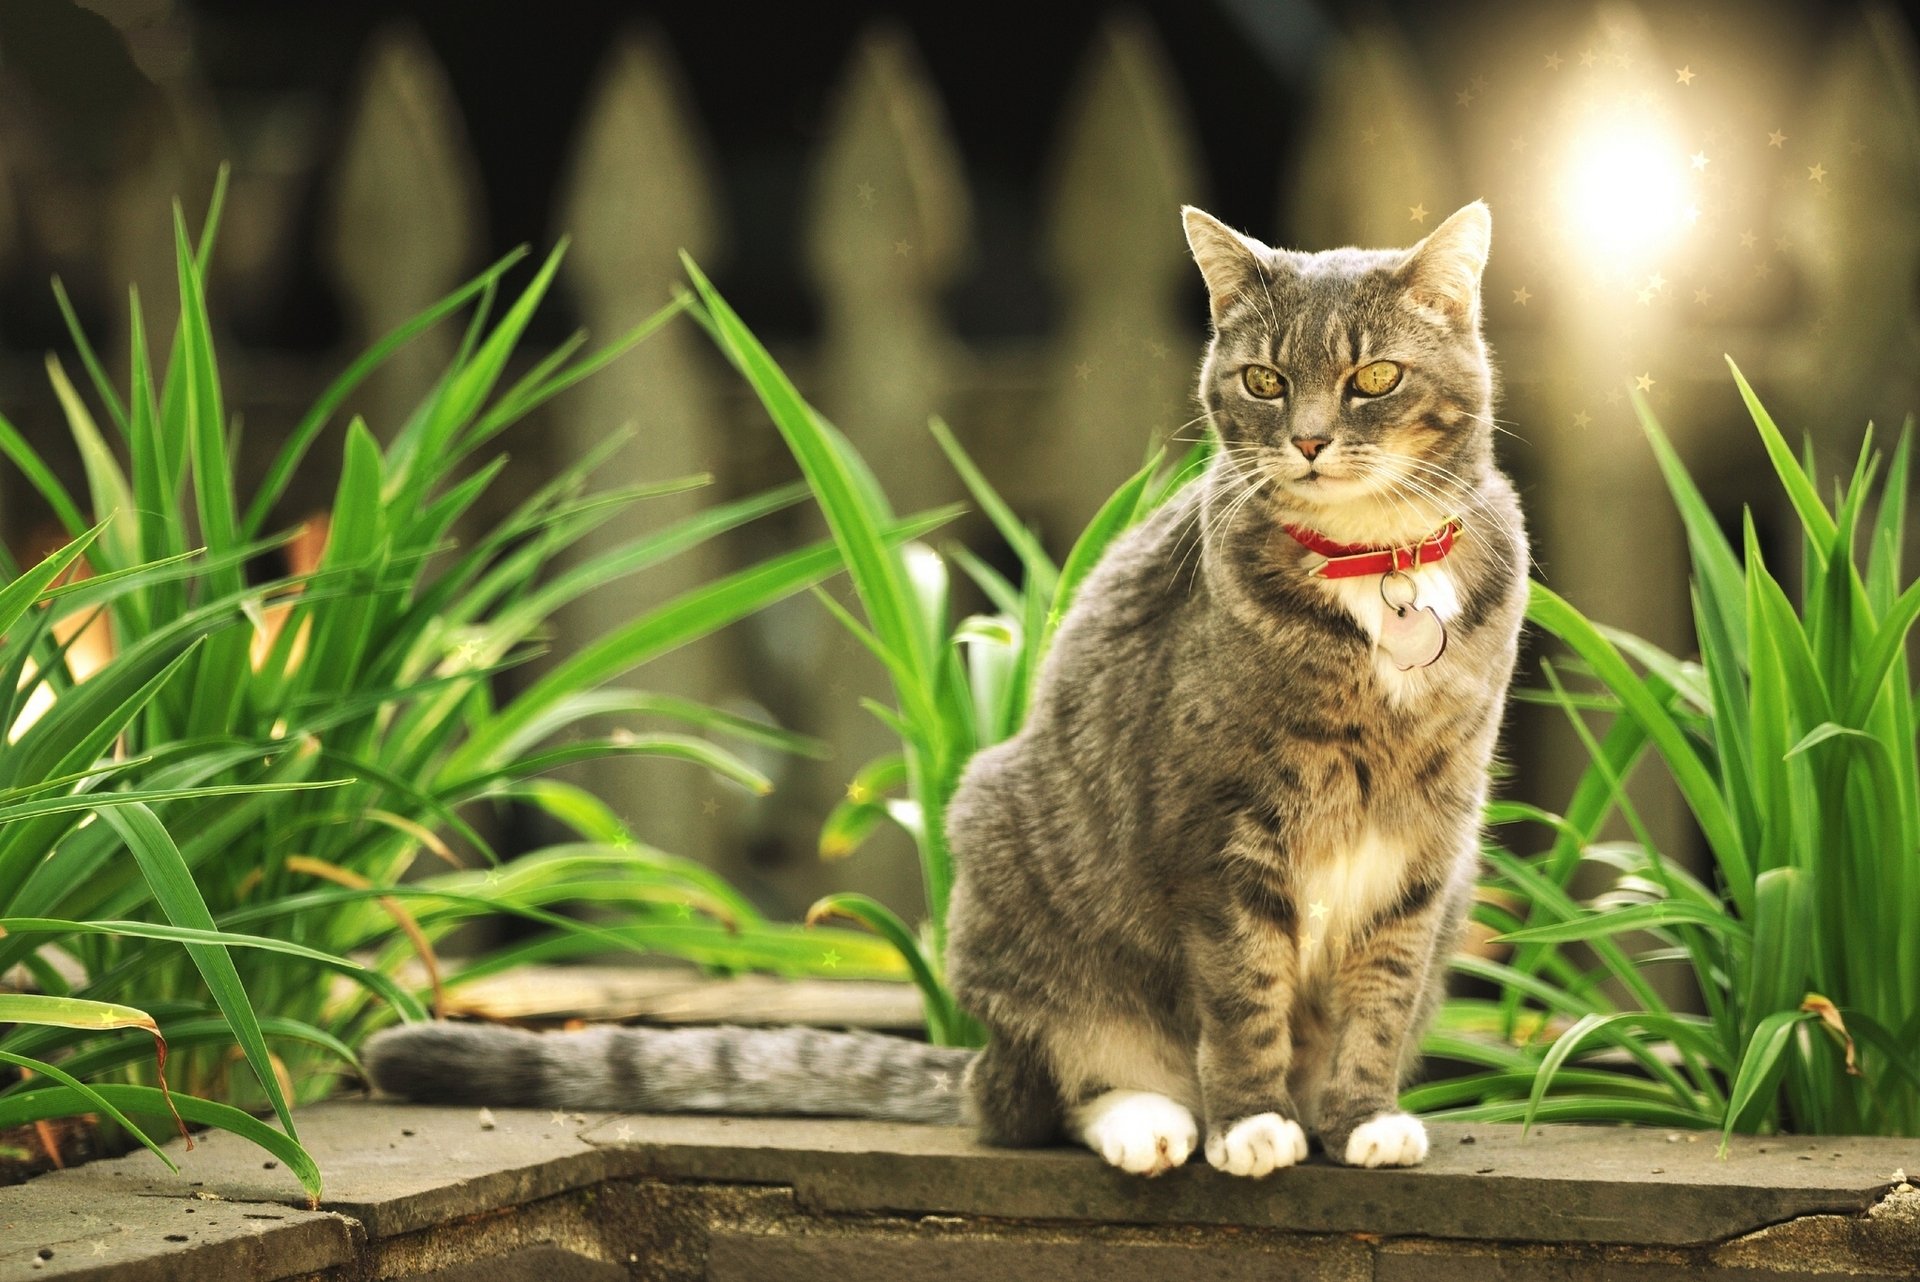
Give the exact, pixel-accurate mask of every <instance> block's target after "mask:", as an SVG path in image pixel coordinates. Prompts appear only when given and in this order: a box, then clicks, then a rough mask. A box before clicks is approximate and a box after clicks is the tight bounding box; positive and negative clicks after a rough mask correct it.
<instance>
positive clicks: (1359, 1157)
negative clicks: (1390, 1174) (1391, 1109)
mask: <svg viewBox="0 0 1920 1282" xmlns="http://www.w3.org/2000/svg"><path fill="white" fill-rule="evenodd" d="M1426 1157H1427V1128H1426V1127H1424V1126H1422V1125H1421V1124H1420V1119H1419V1118H1417V1117H1412V1116H1409V1115H1408V1114H1406V1113H1382V1114H1381V1115H1380V1116H1378V1117H1376V1118H1374V1119H1373V1120H1372V1121H1370V1122H1362V1123H1361V1124H1360V1125H1358V1126H1356V1127H1354V1128H1353V1134H1351V1135H1349V1136H1348V1137H1347V1147H1346V1152H1345V1154H1344V1155H1343V1157H1342V1160H1343V1161H1345V1162H1346V1164H1347V1165H1348V1166H1418V1165H1419V1164H1420V1163H1421V1162H1423V1161H1425V1160H1426Z"/></svg>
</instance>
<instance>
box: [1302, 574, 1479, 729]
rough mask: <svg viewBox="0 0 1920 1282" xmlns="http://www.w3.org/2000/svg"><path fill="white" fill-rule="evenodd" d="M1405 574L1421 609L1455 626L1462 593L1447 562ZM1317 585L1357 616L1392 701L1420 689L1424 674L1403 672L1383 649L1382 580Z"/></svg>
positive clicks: (1323, 581) (1364, 576)
mask: <svg viewBox="0 0 1920 1282" xmlns="http://www.w3.org/2000/svg"><path fill="white" fill-rule="evenodd" d="M1404 573H1405V575H1406V577H1407V578H1409V579H1411V580H1412V581H1413V585H1414V589H1415V591H1416V592H1417V593H1418V595H1417V596H1415V598H1414V605H1415V606H1416V607H1417V608H1420V609H1431V610H1432V611H1433V612H1434V613H1435V614H1437V615H1439V616H1440V622H1441V623H1443V624H1445V623H1451V622H1452V621H1453V617H1454V616H1455V615H1457V614H1458V613H1460V593H1459V590H1458V589H1457V588H1456V587H1455V586H1454V582H1453V575H1451V574H1449V573H1448V572H1447V567H1446V563H1445V562H1444V561H1436V562H1433V563H1432V564H1428V565H1421V566H1415V567H1414V568H1413V569H1411V570H1407V571H1404ZM1317 582H1318V583H1319V584H1320V587H1321V590H1322V591H1324V592H1326V593H1327V594H1328V595H1329V596H1331V597H1332V598H1333V599H1334V601H1335V602H1337V603H1338V604H1339V605H1340V606H1341V608H1343V609H1345V610H1346V612H1347V613H1348V614H1350V615H1352V616H1353V621H1354V622H1355V623H1358V624H1359V625H1360V628H1361V630H1362V631H1363V632H1365V633H1366V634H1367V639H1368V640H1369V641H1371V642H1372V643H1373V645H1374V651H1373V670H1374V672H1375V673H1376V674H1377V675H1378V676H1379V678H1380V684H1381V685H1382V686H1383V687H1384V688H1385V689H1386V691H1387V695H1388V697H1389V698H1392V699H1396V700H1397V699H1401V698H1404V697H1405V696H1406V695H1408V694H1409V693H1411V692H1412V691H1414V690H1415V689H1418V688H1419V686H1420V683H1421V682H1422V681H1423V680H1424V679H1425V676H1424V670H1423V669H1420V668H1415V669H1413V670H1412V671H1410V672H1403V671H1401V670H1400V669H1399V668H1398V667H1396V666H1395V665H1394V663H1393V661H1392V660H1391V659H1389V658H1387V656H1386V655H1385V654H1384V653H1382V652H1381V650H1380V648H1379V643H1380V626H1381V623H1382V622H1383V621H1384V620H1385V618H1386V613H1387V602H1386V598H1385V597H1383V596H1381V595H1380V576H1379V575H1377V574H1362V575H1358V576H1356V577H1354V578H1351V579H1320V580H1317Z"/></svg>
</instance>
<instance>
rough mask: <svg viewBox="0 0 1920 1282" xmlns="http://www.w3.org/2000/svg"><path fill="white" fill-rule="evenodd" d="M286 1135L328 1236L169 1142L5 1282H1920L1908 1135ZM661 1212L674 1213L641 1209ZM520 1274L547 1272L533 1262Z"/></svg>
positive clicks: (70, 1205) (500, 1118) (275, 1192)
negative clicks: (441, 1279)
mask: <svg viewBox="0 0 1920 1282" xmlns="http://www.w3.org/2000/svg"><path fill="white" fill-rule="evenodd" d="M299 1123H300V1130H301V1136H302V1138H303V1140H304V1141H305V1142H306V1144H307V1145H308V1147H309V1148H310V1150H311V1151H312V1152H313V1153H314V1155H315V1157H316V1158H317V1159H318V1161H319V1162H320V1165H321V1169H322V1171H323V1172H324V1174H325V1177H326V1180H327V1192H326V1196H325V1199H324V1201H323V1205H322V1209H321V1210H320V1211H318V1212H316V1211H312V1210H309V1209H307V1208H306V1206H305V1197H304V1194H303V1193H302V1192H301V1190H300V1189H299V1186H298V1185H297V1183H296V1182H295V1181H294V1180H293V1179H292V1178H291V1176H290V1175H289V1174H288V1172H287V1171H285V1170H284V1169H282V1168H280V1167H279V1166H277V1165H276V1164H275V1163H273V1162H272V1161H271V1160H268V1159H267V1158H266V1155H265V1154H263V1153H262V1152H261V1151H260V1150H258V1149H256V1148H254V1147H253V1146H252V1145H250V1144H247V1143H245V1142H243V1141H240V1140H238V1139H235V1138H234V1137H233V1136H231V1135H226V1134H218V1133H216V1134H210V1135H206V1136H203V1137H202V1138H201V1141H200V1144H199V1146H198V1147H197V1148H196V1150H195V1151H194V1152H192V1153H184V1152H180V1151H179V1149H178V1147H177V1146H176V1147H175V1149H174V1150H173V1151H174V1152H175V1154H176V1157H177V1159H178V1160H179V1161H180V1163H181V1166H182V1173H181V1174H180V1175H179V1176H173V1175H170V1174H168V1173H167V1172H166V1171H165V1170H164V1169H163V1168H161V1167H160V1166H159V1164H158V1163H156V1162H155V1161H154V1159H153V1158H152V1157H151V1156H150V1155H148V1154H145V1153H135V1154H132V1155H130V1156H128V1157H125V1158H120V1159H115V1160H111V1161H104V1162H97V1163H92V1164H89V1165H87V1166H84V1167H81V1168H79V1169H77V1170H73V1171H67V1172H61V1173H58V1174H55V1175H51V1176H47V1177H43V1178H41V1179H39V1180H35V1181H32V1182H31V1183H29V1184H26V1185H22V1186H19V1187H17V1188H9V1189H4V1190H0V1282H23V1280H25V1279H33V1278H45V1277H61V1278H79V1279H94V1278H103V1279H104V1278H107V1277H109V1276H110V1277H112V1278H113V1279H115V1282H144V1280H145V1279H159V1278H193V1279H196V1280H198V1279H208V1280H209V1282H227V1280H228V1279H233V1280H235V1282H237V1280H238V1279H242V1278H245V1279H260V1280H262V1282H266V1280H268V1279H281V1278H313V1277H320V1276H326V1277H336V1276H337V1277H342V1278H345V1277H352V1278H356V1279H360V1278H374V1277H385V1276H390V1275H391V1276H413V1275H417V1274H419V1273H421V1272H428V1271H431V1269H433V1268H439V1267H446V1266H462V1267H464V1266H466V1265H468V1264H471V1263H473V1262H475V1261H479V1262H482V1263H485V1262H487V1261H495V1260H504V1259H505V1258H506V1257H507V1256H509V1255H511V1254H512V1253H513V1252H516V1251H522V1250H525V1249H526V1248H529V1247H539V1246H554V1247H563V1248H564V1250H565V1252H567V1253H570V1254H571V1257H574V1258H577V1260H578V1263H579V1264H580V1265H581V1266H582V1267H586V1266H588V1265H590V1264H593V1263H594V1262H595V1261H604V1260H607V1259H613V1260H618V1259H620V1258H622V1256H623V1254H624V1258H626V1259H627V1260H629V1261H635V1262H637V1261H639V1260H640V1259H641V1258H642V1255H641V1254H638V1253H642V1252H653V1253H655V1254H657V1253H659V1252H661V1251H666V1252H668V1253H669V1254H674V1258H675V1259H679V1258H680V1256H681V1255H685V1254H686V1253H687V1251H693V1252H696V1255H694V1256H692V1257H689V1259H688V1260H687V1261H686V1263H687V1264H688V1266H689V1268H691V1269H693V1270H695V1271H694V1272H687V1270H685V1269H683V1270H681V1272H682V1273H686V1275H687V1276H689V1277H691V1276H702V1275H705V1272H706V1270H707V1269H708V1268H709V1266H711V1269H712V1276H716V1277H718V1276H736V1277H747V1276H768V1277H772V1276H779V1277H819V1278H823V1279H824V1278H828V1277H830V1276H831V1277H833V1278H834V1279H835V1282H840V1280H841V1279H844V1278H850V1277H862V1276H876V1275H877V1276H891V1277H899V1278H907V1277H915V1276H921V1275H926V1276H933V1275H934V1274H935V1273H938V1274H939V1275H940V1276H942V1277H953V1278H960V1279H965V1278H971V1277H979V1278H988V1277H998V1276H1021V1275H1027V1276H1040V1275H1045V1276H1058V1277H1063V1278H1075V1277H1086V1278H1093V1277H1096V1276H1097V1277H1099V1278H1100V1279H1101V1282H1121V1279H1124V1278H1129V1277H1133V1276H1141V1277H1145V1276H1146V1275H1147V1271H1148V1270H1152V1271H1153V1272H1154V1274H1155V1276H1156V1277H1158V1276H1160V1275H1163V1274H1165V1273H1166V1272H1168V1271H1170V1270H1175V1269H1178V1268H1180V1265H1181V1262H1183V1261H1184V1262H1186V1263H1187V1264H1188V1265H1189V1266H1191V1265H1192V1264H1195V1263H1198V1264H1199V1265H1200V1268H1199V1270H1198V1272H1199V1273H1200V1275H1202V1276H1221V1277H1236V1276H1240V1275H1242V1274H1246V1275H1247V1276H1255V1275H1257V1276H1263V1277H1299V1278H1302V1279H1307V1278H1316V1279H1317V1278H1321V1277H1328V1278H1342V1279H1345V1278H1348V1277H1353V1278H1365V1277H1370V1276H1376V1275H1377V1276H1378V1277H1380V1278H1383V1279H1384V1278H1405V1279H1409V1280H1410V1282H1411V1280H1412V1279H1419V1278H1432V1279H1435V1282H1444V1279H1446V1278H1450V1277H1460V1278H1463V1279H1464V1278H1467V1277H1476V1278H1478V1277H1487V1278H1513V1279H1520V1278H1533V1277H1541V1278H1552V1279H1560V1278H1564V1279H1567V1280H1568V1282H1573V1280H1575V1279H1589V1278H1607V1277H1617V1278H1619V1279H1621V1280H1622V1282H1629V1280H1630V1282H1667V1280H1668V1279H1670V1278H1671V1279H1675V1280H1676V1282H1677V1279H1679V1278H1682V1277H1686V1276H1690V1275H1703V1274H1701V1271H1702V1270H1706V1271H1708V1272H1710V1273H1711V1275H1712V1276H1725V1277H1728V1278H1742V1279H1752V1280H1753V1282H1759V1280H1760V1279H1768V1280H1770V1282H1785V1279H1788V1278H1792V1277H1795V1276H1800V1275H1801V1274H1800V1273H1796V1272H1795V1270H1797V1269H1800V1268H1801V1267H1802V1265H1803V1263H1805V1264H1806V1267H1807V1268H1808V1269H1811V1270H1812V1271H1811V1272H1807V1273H1806V1274H1805V1275H1806V1276H1825V1277H1836V1276H1840V1275H1843V1274H1858V1275H1859V1276H1861V1277H1862V1278H1869V1277H1870V1278H1874V1279H1878V1278H1882V1277H1898V1276H1906V1275H1908V1274H1909V1273H1911V1274H1912V1275H1915V1276H1920V1249H1916V1247H1915V1243H1916V1242H1920V1198H1917V1197H1916V1195H1912V1194H1910V1193H1904V1192H1897V1193H1895V1194H1893V1195H1892V1196H1890V1197H1889V1196H1884V1195H1885V1194H1886V1193H1887V1190H1888V1188H1889V1185H1890V1183H1891V1177H1892V1176H1893V1174H1894V1172H1895V1170H1896V1168H1902V1167H1904V1168H1906V1169H1907V1170H1910V1171H1911V1170H1920V1141H1913V1140H1871V1139H1849V1140H1822V1139H1812V1140H1810V1139H1779V1138H1775V1139H1755V1138H1747V1139H1743V1140H1740V1141H1737V1142H1736V1143H1735V1144H1734V1145H1733V1147H1732V1150H1731V1152H1730V1154H1729V1156H1728V1157H1727V1158H1726V1159H1725V1160H1720V1159H1717V1158H1716V1157H1715V1155H1714V1150H1715V1143H1714V1139H1713V1137H1711V1136H1692V1135H1681V1134H1668V1133H1664V1132H1660V1131H1646V1130H1636V1129H1628V1128H1583V1127H1570V1126H1554V1127H1543V1128H1540V1129H1538V1130H1536V1131H1535V1132H1534V1134H1533V1135H1532V1136H1531V1137H1527V1138H1523V1137H1522V1136H1521V1135H1520V1133H1519V1130H1518V1128H1517V1127H1510V1126H1458V1125H1454V1126H1447V1125H1437V1126H1434V1127H1433V1128H1432V1134H1433V1139H1434V1152H1433V1155H1432V1157H1431V1158H1430V1160H1429V1161H1428V1163H1427V1164H1426V1165H1424V1166H1422V1167H1419V1168H1416V1169H1413V1170H1407V1171H1356V1170H1349V1169H1346V1168H1343V1167H1338V1166H1334V1165H1331V1164H1329V1163H1327V1162H1326V1161H1325V1160H1324V1159H1323V1158H1319V1157H1316V1158H1314V1159H1313V1160H1311V1161H1310V1162H1308V1163H1307V1164H1305V1165H1303V1166H1301V1167H1297V1168H1294V1169H1292V1170H1288V1171H1283V1172H1279V1173H1277V1174H1276V1175H1274V1176H1272V1177H1270V1178H1269V1179H1266V1180H1263V1181H1258V1182H1249V1181H1243V1180H1235V1179H1232V1178H1230V1177H1227V1176H1223V1175H1220V1174H1218V1173H1217V1172H1214V1171H1212V1170H1210V1169H1208V1168H1206V1167H1205V1166H1204V1165H1200V1166H1193V1167H1189V1168H1187V1169H1184V1170H1181V1171H1176V1172H1173V1173H1171V1174H1169V1175H1167V1176H1165V1177H1163V1178H1161V1179H1158V1180H1142V1179H1139V1178H1137V1177H1131V1176H1127V1175H1123V1174H1121V1173H1119V1172H1117V1171H1113V1170H1111V1169H1109V1168H1108V1167H1106V1166H1105V1165H1103V1164H1102V1163H1101V1162H1100V1161H1099V1160H1098V1159H1097V1158H1095V1157H1094V1156H1093V1155H1092V1154H1091V1153H1087V1152H1085V1151H1083V1150H1080V1149H1075V1148H1052V1149H1041V1150H1028V1151H1010V1150H1004V1149H990V1148H986V1147H983V1146H981V1145H978V1144H976V1143H975V1142H974V1141H973V1140H972V1138H971V1137H970V1136H969V1135H968V1134H967V1133H966V1132H965V1131H962V1130H959V1129H957V1128H942V1127H918V1126H903V1125H896V1124H890V1123H879V1122H847V1121H826V1120H808V1119H796V1118H716V1117H701V1116H639V1115H634V1116H623V1117H613V1116H607V1115H587V1114H573V1113H565V1114H563V1113H554V1112H548V1111H530V1110H509V1109H499V1110H493V1111H492V1112H491V1113H490V1114H486V1115H483V1112H482V1110H479V1109H473V1108H429V1107H421V1106H416V1105H406V1104H391V1103H375V1102H367V1101H338V1102H335V1103H331V1104H326V1105H321V1106H318V1107H315V1108H309V1109H305V1110H302V1112H301V1113H300V1115H299ZM648 1190H652V1192H651V1193H649V1192H648ZM563 1195H564V1196H563ZM661 1198H665V1199H666V1200H665V1201H664V1202H663V1201H661V1200H660V1199H661ZM649 1199H651V1201H650V1200H649ZM743 1199H744V1200H743ZM655 1203H658V1204H659V1205H661V1206H669V1205H671V1206H675V1207H678V1208H679V1210H678V1212H677V1215H678V1218H674V1217H672V1216H670V1217H669V1219H670V1220H671V1221H672V1223H671V1224H665V1223H662V1222H658V1217H657V1216H654V1215H651V1214H640V1212H642V1211H644V1208H645V1206H647V1205H653V1204H655ZM749 1206H751V1207H753V1208H757V1209H756V1210H754V1213H753V1215H751V1216H745V1217H744V1218H743V1217H742V1215H735V1214H733V1213H731V1212H729V1211H728V1210H727V1209H726V1208H728V1207H733V1208H735V1209H736V1210H737V1209H740V1208H742V1207H749ZM622 1208H624V1209H622ZM702 1208H705V1209H702ZM636 1214H639V1215H640V1218H639V1219H635V1218H634V1215H636ZM543 1217H545V1218H543ZM555 1217H558V1218H555ZM549 1221H551V1226H557V1227H553V1231H552V1232H549V1231H548V1230H547V1229H539V1230H538V1231H535V1229H536V1228H537V1227H538V1226H539V1225H546V1224H548V1223H549ZM673 1225H678V1226H679V1227H678V1228H677V1229H676V1228H673ZM551 1226H550V1227H551ZM1769 1226H1774V1227H1769ZM508 1230H513V1231H511V1232H509V1231H508ZM523 1230H524V1231H523ZM562 1230H564V1231H562ZM556 1233H557V1234H559V1236H555V1235H554V1234H556ZM663 1233H666V1234H667V1236H665V1237H663V1236H662V1234H663ZM562 1239H565V1240H564V1241H563V1240H562ZM42 1249H50V1250H52V1252H53V1255H52V1256H51V1257H49V1258H46V1259H41V1260H39V1262H38V1264H37V1265H36V1264H35V1258H36V1256H37V1253H38V1252H39V1251H40V1250H42ZM709 1250H710V1251H711V1254H710V1256H702V1255H700V1254H698V1253H702V1252H707V1251H709ZM1174 1251H1177V1252H1178V1254H1177V1256H1176V1255H1174V1254H1169V1252H1174ZM609 1252H611V1253H612V1254H611V1255H609ZM1196 1252H1198V1254H1195V1253H1196ZM675 1253H677V1254H675ZM1215 1256H1218V1257H1219V1258H1218V1259H1217V1260H1216V1259H1215V1258H1214V1257H1215ZM589 1257H591V1258H589ZM1043 1257H1044V1258H1043ZM1909 1257H1911V1258H1912V1260H1913V1263H1914V1265H1915V1268H1914V1269H1913V1270H1905V1269H1904V1264H1905V1262H1906V1261H1907V1260H1908V1259H1909ZM646 1258H648V1259H653V1258H654V1255H647V1256H646ZM403 1261H412V1263H411V1264H410V1265H406V1264H403ZM428 1261H433V1262H432V1263H428ZM390 1265H391V1266H393V1268H394V1269H397V1272H393V1271H392V1269H390V1268H389V1266H390ZM423 1265H424V1267H423ZM1376 1266H1377V1267H1376ZM1821 1269H1824V1270H1825V1272H1824V1273H1822V1272H1820V1270H1821ZM1289 1270H1291V1271H1290V1272H1289ZM1356 1270H1358V1271H1356ZM1448 1270H1452V1272H1448ZM593 1273H604V1270H603V1269H590V1270H589V1275H591V1274H593ZM532 1275H539V1276H542V1277H546V1276H553V1277H556V1278H557V1277H558V1276H560V1270H559V1268H558V1265H557V1264H555V1265H554V1267H553V1268H548V1267H545V1266H543V1265H541V1264H539V1263H538V1261H534V1262H533V1264H532V1273H531V1274H529V1276H532ZM663 1276H664V1275H663ZM672 1276H675V1277H678V1276H681V1273H673V1274H672Z"/></svg>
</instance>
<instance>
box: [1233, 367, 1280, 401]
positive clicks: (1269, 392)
mask: <svg viewBox="0 0 1920 1282" xmlns="http://www.w3.org/2000/svg"><path fill="white" fill-rule="evenodd" d="M1240 381H1241V382H1242V383H1244V384H1246V388H1247V390H1248V391H1249V392H1251V393H1253V394H1254V395H1255V396H1258V397H1259V398H1260V399H1261V400H1263V401H1270V400H1272V399H1273V398H1274V397H1276V396H1279V395H1281V394H1283V393H1284V392H1285V391H1286V390H1287V380H1286V379H1284V378H1282V377H1280V372H1279V371H1278V370H1271V369H1268V368H1267V367H1266V366H1265V365H1249V366H1247V367H1246V368H1245V369H1244V370H1241V371H1240Z"/></svg>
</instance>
